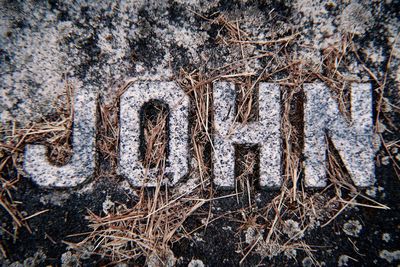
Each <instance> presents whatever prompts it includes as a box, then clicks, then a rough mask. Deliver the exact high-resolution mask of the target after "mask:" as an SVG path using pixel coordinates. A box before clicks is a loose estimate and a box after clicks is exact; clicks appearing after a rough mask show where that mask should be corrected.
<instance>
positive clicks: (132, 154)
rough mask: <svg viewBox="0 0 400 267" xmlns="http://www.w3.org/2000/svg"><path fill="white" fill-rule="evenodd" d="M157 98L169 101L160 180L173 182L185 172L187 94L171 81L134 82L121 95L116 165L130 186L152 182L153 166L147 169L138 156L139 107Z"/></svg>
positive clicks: (154, 175)
mask: <svg viewBox="0 0 400 267" xmlns="http://www.w3.org/2000/svg"><path fill="white" fill-rule="evenodd" d="M152 100H159V101H161V102H163V103H165V104H167V105H168V108H169V114H168V120H169V138H168V143H169V155H167V167H166V168H165V173H164V176H165V177H166V178H170V180H169V182H168V179H166V180H165V181H163V182H164V183H165V182H166V183H168V184H171V185H174V184H175V183H177V182H178V180H179V179H180V178H182V177H183V176H184V175H186V174H187V172H188V140H189V139H188V138H189V133H188V131H189V126H188V125H189V121H188V109H189V98H188V96H187V95H185V93H184V92H183V90H182V89H181V88H179V86H178V85H177V84H176V83H174V82H157V81H141V82H135V83H133V84H132V85H131V86H130V87H129V88H128V89H127V91H126V92H125V93H124V94H123V95H122V96H121V110H120V146H119V159H120V161H119V168H118V171H119V173H120V174H121V175H123V176H124V177H126V178H128V179H129V181H130V183H131V184H132V185H133V186H155V185H156V183H157V179H156V178H157V177H156V173H157V170H156V169H148V170H146V169H145V168H144V167H143V164H142V162H141V160H140V151H139V142H140V109H141V108H142V107H143V105H144V104H145V103H148V102H150V101H152Z"/></svg>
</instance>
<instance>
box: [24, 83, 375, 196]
mask: <svg viewBox="0 0 400 267" xmlns="http://www.w3.org/2000/svg"><path fill="white" fill-rule="evenodd" d="M303 90H304V95H305V101H304V150H303V156H304V162H303V165H304V179H305V184H306V186H308V187H323V186H325V185H326V180H327V178H326V176H327V175H326V166H327V164H326V158H327V155H326V151H327V147H326V146H327V141H326V137H327V136H329V138H330V140H331V141H332V143H333V145H334V147H335V148H336V150H337V151H338V153H339V156H340V157H341V159H342V161H343V163H344V165H345V167H346V169H347V171H348V173H349V174H350V176H351V178H352V180H353V182H354V184H355V185H356V186H361V187H363V186H369V185H371V184H373V183H374V180H375V170H374V168H375V165H374V154H375V152H374V147H373V119H372V91H371V86H370V85H369V84H352V86H351V112H350V113H351V120H350V121H349V120H347V119H346V118H345V117H344V115H343V114H342V113H341V112H340V111H339V108H338V104H337V101H336V100H335V99H334V98H333V97H332V96H331V93H330V91H329V90H328V88H327V87H326V86H325V85H324V84H321V83H313V84H306V85H304V87H303ZM280 95H281V90H280V87H279V86H278V85H275V84H270V83H260V84H259V93H258V108H259V111H258V113H259V116H258V121H256V122H249V123H246V124H242V123H239V122H236V121H235V116H236V115H235V114H234V110H235V104H236V90H235V85H234V84H233V83H230V82H224V81H218V82H215V83H214V84H213V99H214V100H213V101H214V102H213V107H212V109H213V112H214V129H215V131H214V134H213V140H212V142H213V151H212V157H213V170H214V183H215V184H216V185H217V186H219V187H222V188H228V189H229V188H233V187H234V184H235V172H234V170H235V145H237V144H252V145H258V146H259V148H260V149H259V153H260V155H259V165H260V168H259V169H260V171H259V175H260V177H259V183H260V186H261V187H279V186H280V184H281V181H282V138H281V131H280V125H281V107H280V102H281V99H280ZM154 100H157V101H160V102H162V103H163V104H165V105H166V106H167V107H168V110H169V114H168V120H169V121H168V125H169V131H168V143H169V144H168V148H169V149H168V150H169V152H168V153H167V160H166V161H167V164H166V168H165V172H164V175H165V177H168V179H164V182H166V183H168V184H169V185H175V184H176V183H177V182H178V181H179V180H180V179H181V178H182V177H184V176H185V175H187V174H188V172H189V157H190V153H189V121H188V112H189V98H188V96H187V95H186V94H185V93H184V92H183V91H182V90H181V89H180V88H179V86H178V85H177V84H176V83H174V82H162V81H159V82H155V81H142V82H135V83H133V84H132V85H130V86H129V88H128V89H127V90H126V91H125V93H124V94H123V95H122V96H121V99H120V101H121V103H120V143H119V149H118V151H119V164H118V173H119V174H120V175H122V176H124V177H126V179H128V180H129V181H130V183H131V184H132V185H133V186H154V185H155V184H156V181H157V177H156V175H157V170H155V169H152V168H150V169H148V168H145V167H144V166H143V163H142V160H141V158H140V151H139V147H140V138H141V136H140V132H141V129H140V127H141V115H140V111H141V109H142V108H143V106H144V105H146V104H147V103H149V102H151V101H154ZM95 140H96V95H95V94H94V93H92V92H89V91H87V90H81V91H79V92H77V94H76V95H75V99H74V122H73V140H72V146H73V156H72V158H71V159H70V161H69V163H67V164H66V165H64V166H55V165H52V164H51V163H50V162H49V161H48V159H47V156H46V147H45V146H43V145H28V146H27V147H26V150H25V161H24V169H25V171H26V172H27V173H28V174H29V175H30V177H31V178H32V180H33V181H34V182H36V183H37V184H38V185H40V186H45V187H73V186H77V185H80V184H82V183H83V182H85V181H86V180H87V179H89V178H90V177H92V176H93V175H94V172H95V169H96V146H95Z"/></svg>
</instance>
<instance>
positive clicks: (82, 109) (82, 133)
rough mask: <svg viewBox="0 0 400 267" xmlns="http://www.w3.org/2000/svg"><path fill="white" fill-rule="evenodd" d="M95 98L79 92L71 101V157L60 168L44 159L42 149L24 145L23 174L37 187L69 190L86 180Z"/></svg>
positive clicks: (92, 151)
mask: <svg viewBox="0 0 400 267" xmlns="http://www.w3.org/2000/svg"><path fill="white" fill-rule="evenodd" d="M96 100H97V97H96V94H95V93H93V91H92V90H86V89H81V90H78V92H77V93H76V95H75V98H74V116H73V129H72V130H73V132H72V136H73V137H72V147H73V155H72V157H71V159H70V161H69V162H68V163H67V164H66V165H64V166H55V165H53V164H51V163H50V162H49V160H48V158H47V155H46V154H47V153H46V147H45V146H44V145H27V146H26V149H25V160H24V170H25V172H26V173H27V174H28V175H29V176H30V178H31V179H32V180H33V181H34V182H35V183H36V184H38V185H40V186H45V187H72V186H77V185H79V184H82V183H83V182H85V181H86V180H87V179H89V178H90V177H91V176H92V175H93V173H94V171H95V167H96V103H97V101H96Z"/></svg>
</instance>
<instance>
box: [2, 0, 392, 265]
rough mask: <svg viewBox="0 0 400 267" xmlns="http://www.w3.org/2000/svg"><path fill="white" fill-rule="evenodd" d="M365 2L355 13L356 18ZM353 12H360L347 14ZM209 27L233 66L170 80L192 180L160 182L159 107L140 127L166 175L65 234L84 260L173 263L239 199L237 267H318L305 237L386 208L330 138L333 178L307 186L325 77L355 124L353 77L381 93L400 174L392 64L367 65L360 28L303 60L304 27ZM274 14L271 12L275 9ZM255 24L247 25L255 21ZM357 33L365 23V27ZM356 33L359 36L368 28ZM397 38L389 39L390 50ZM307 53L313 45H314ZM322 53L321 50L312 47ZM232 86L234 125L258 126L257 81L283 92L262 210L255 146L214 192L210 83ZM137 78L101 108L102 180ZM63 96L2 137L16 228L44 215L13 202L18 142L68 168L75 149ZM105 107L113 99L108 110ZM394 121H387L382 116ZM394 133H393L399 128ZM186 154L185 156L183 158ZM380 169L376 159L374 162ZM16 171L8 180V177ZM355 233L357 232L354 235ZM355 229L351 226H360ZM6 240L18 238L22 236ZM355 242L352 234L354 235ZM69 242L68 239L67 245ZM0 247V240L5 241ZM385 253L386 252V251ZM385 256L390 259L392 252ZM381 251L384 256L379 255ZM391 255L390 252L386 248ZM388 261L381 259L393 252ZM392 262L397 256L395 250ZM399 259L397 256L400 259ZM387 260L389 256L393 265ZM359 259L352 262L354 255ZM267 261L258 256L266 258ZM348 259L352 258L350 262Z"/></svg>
mask: <svg viewBox="0 0 400 267" xmlns="http://www.w3.org/2000/svg"><path fill="white" fill-rule="evenodd" d="M360 8H361V7H359V6H357V9H356V11H354V12H359V11H357V10H359V9H360ZM348 12H353V11H351V10H350V11H348ZM196 16H201V17H202V18H203V19H204V23H206V24H209V25H211V26H213V27H217V34H216V36H215V40H214V42H215V45H216V47H217V48H218V49H226V51H228V52H229V59H230V60H229V62H224V64H222V65H219V66H213V67H209V66H207V67H203V68H202V69H201V68H199V69H195V70H188V69H181V70H180V71H179V73H176V74H175V77H173V80H175V81H177V82H178V84H179V85H180V86H181V87H182V89H183V90H184V91H185V92H186V93H187V94H188V95H189V96H190V100H191V111H190V112H191V113H190V120H191V124H190V125H191V126H190V135H191V138H190V142H191V148H192V150H191V151H190V152H191V153H190V154H191V155H192V159H191V171H190V174H189V176H188V178H187V179H185V180H184V181H182V182H181V183H180V184H179V185H177V186H176V187H175V188H169V187H167V186H162V185H161V180H162V179H164V178H163V170H164V167H165V164H166V153H167V150H168V149H167V140H168V138H167V123H166V122H167V118H168V111H167V110H165V109H163V108H162V107H161V108H160V107H159V108H158V109H157V108H156V109H153V110H152V111H151V112H150V113H151V114H150V115H149V116H148V117H147V118H146V123H145V125H144V136H143V137H144V142H145V144H144V145H143V148H144V149H143V157H142V158H143V165H144V166H145V167H147V168H150V167H151V168H157V169H159V178H158V179H159V180H158V184H157V186H156V187H155V188H153V189H146V188H141V189H137V190H135V194H136V196H135V197H134V203H133V204H132V205H130V206H127V205H125V204H116V205H114V206H112V207H110V208H109V209H107V211H108V212H107V214H104V215H103V214H95V213H94V212H92V211H89V212H88V215H87V220H88V224H89V227H90V229H91V231H90V233H86V234H81V233H71V235H70V236H69V237H82V240H81V241H80V242H75V243H73V242H69V241H65V243H67V244H68V245H69V247H70V248H72V249H73V250H74V251H75V252H77V253H81V254H80V255H83V254H87V253H88V252H89V253H90V254H93V255H99V256H101V257H105V258H106V259H107V260H108V261H109V263H113V264H117V263H131V262H134V261H136V260H143V258H145V261H146V263H147V264H148V265H149V266H160V265H165V266H173V265H174V264H175V263H176V259H175V258H174V255H173V253H172V250H171V249H172V246H173V244H174V243H176V242H179V241H181V240H182V239H184V238H191V237H192V236H193V234H194V233H195V232H197V231H200V230H201V229H205V228H206V227H207V226H208V225H209V224H211V223H213V222H215V221H216V220H218V219H220V218H222V216H213V214H211V212H212V209H211V208H210V207H211V206H212V205H213V203H214V202H215V201H217V200H219V199H221V198H235V199H236V201H237V203H239V204H243V205H242V207H241V208H240V209H237V210H232V211H230V215H231V217H226V216H224V218H232V220H233V221H235V222H237V221H239V222H240V227H239V228H238V229H239V231H238V233H237V236H238V237H239V240H240V241H239V242H238V244H237V247H238V250H237V252H238V253H240V254H241V260H240V263H241V264H245V263H246V260H248V258H249V256H250V255H252V254H258V255H260V256H261V258H273V257H276V256H279V255H282V254H284V255H287V256H288V257H294V258H295V257H296V251H303V252H305V253H306V254H307V258H306V259H304V260H303V264H304V261H306V262H308V263H309V264H315V265H320V263H319V262H318V260H317V258H316V257H315V256H314V253H315V252H316V251H318V249H319V248H318V247H317V246H316V244H307V243H306V242H305V241H303V237H304V236H306V235H308V234H310V233H315V232H318V231H319V230H320V229H321V228H324V227H326V226H327V225H330V224H331V223H333V222H334V221H335V219H336V218H338V216H340V215H341V214H342V213H343V212H344V211H345V210H346V209H349V208H351V207H355V206H358V207H368V208H376V209H388V207H387V206H386V205H384V204H381V203H378V202H377V201H375V200H374V199H373V198H371V197H369V196H367V195H365V194H364V192H363V191H362V190H361V189H357V188H356V187H354V185H353V184H352V182H351V180H350V178H349V176H348V174H347V172H346V170H345V169H344V168H343V167H342V166H343V164H342V163H341V161H340V158H338V155H337V153H336V151H335V149H334V147H333V146H332V144H331V143H329V140H327V142H328V147H329V153H328V168H327V169H328V178H329V181H330V183H329V185H328V186H327V187H326V188H324V189H323V190H320V191H319V192H314V191H312V190H306V189H305V188H304V185H303V181H302V165H301V161H302V160H301V153H302V146H303V139H302V138H303V137H302V135H303V133H302V131H303V124H302V123H303V122H302V121H303V118H302V113H301V109H302V105H303V101H304V96H303V93H302V85H303V84H304V83H308V82H313V81H316V80H321V81H323V82H325V83H326V84H327V85H328V86H329V88H330V89H331V91H332V94H333V95H334V96H335V97H336V99H337V101H338V104H339V107H340V110H341V111H342V112H343V113H344V114H346V116H348V117H350V114H349V108H350V101H349V89H348V87H349V84H350V83H352V82H361V81H363V82H365V80H364V76H365V75H368V76H369V79H367V81H373V82H374V88H375V91H376V94H377V96H378V97H377V103H376V109H377V110H376V113H377V115H376V129H377V134H378V135H379V137H380V141H381V143H382V147H383V150H384V151H386V153H387V154H388V155H389V158H390V160H391V161H392V162H393V165H394V168H395V170H396V172H397V173H398V172H399V171H400V168H399V165H398V160H397V161H396V159H395V157H394V156H393V155H392V153H393V152H392V151H393V149H394V148H398V147H399V143H398V141H397V140H392V141H390V142H386V141H385V139H384V138H383V136H382V131H381V130H382V128H383V126H382V125H383V124H381V117H383V116H384V115H382V112H381V110H382V108H383V107H384V103H385V102H384V97H383V94H384V90H385V87H386V85H387V79H388V78H387V75H388V74H387V73H388V71H390V69H389V66H390V60H391V54H390V57H389V60H388V62H387V67H386V70H385V73H384V75H383V76H382V77H379V75H376V74H374V71H372V70H370V69H368V67H367V65H366V64H365V62H363V60H362V56H360V54H359V51H360V48H359V47H357V45H356V43H354V42H353V39H354V34H355V33H346V32H343V33H342V38H341V39H340V41H339V42H338V43H336V44H335V45H329V46H327V47H326V48H324V49H323V50H322V51H321V52H322V53H321V54H322V58H321V59H320V60H318V61H316V60H315V59H314V58H304V57H303V56H299V52H298V51H299V47H301V46H302V45H304V44H303V43H302V42H303V41H302V39H301V37H302V34H303V33H302V32H300V31H297V29H296V27H292V28H290V29H285V30H283V31H282V32H276V33H275V32H274V33H273V34H272V35H271V36H270V37H271V38H265V36H264V37H263V36H261V37H260V36H254V35H253V33H251V32H247V31H246V30H245V28H246V29H247V28H248V27H249V25H247V26H246V27H245V26H242V25H241V24H242V23H243V21H241V20H237V19H231V18H230V17H229V15H225V14H223V13H218V14H214V15H212V16H210V17H205V16H203V15H200V14H197V13H196ZM271 16H273V12H271ZM244 23H249V22H244ZM250 26H251V25H250ZM360 27H361V26H360ZM360 27H359V26H357V28H355V30H356V31H362V30H364V29H361V28H360ZM395 42H397V39H395V40H394V43H395ZM310 49H311V50H312V49H313V48H310ZM314 52H315V51H314ZM355 60H356V61H357V62H359V64H360V65H361V66H362V73H358V75H350V73H351V70H350V68H351V62H353V61H355ZM220 79H224V80H229V81H232V82H234V83H235V84H236V85H237V93H238V97H237V101H236V102H237V103H236V104H237V111H236V113H237V115H236V117H235V121H236V122H239V123H243V124H246V123H248V122H251V121H256V120H257V108H258V107H257V101H256V99H257V86H258V83H259V82H271V83H277V84H279V85H281V88H282V92H281V98H282V100H281V101H282V111H281V113H282V127H281V131H282V139H283V159H284V163H283V177H284V180H283V183H282V186H281V188H280V190H279V192H278V193H276V196H275V197H273V198H272V200H271V201H270V202H269V203H268V204H267V205H266V206H263V207H260V206H259V205H258V203H257V200H256V199H257V198H256V196H255V194H256V191H257V188H256V182H255V181H253V180H252V179H253V177H255V176H256V175H257V168H258V164H257V155H256V154H257V153H254V151H252V149H246V148H242V149H239V153H238V154H239V155H238V158H239V159H238V162H237V163H236V164H237V166H238V167H237V170H238V173H237V177H236V188H235V192H234V193H231V192H230V193H229V194H224V193H221V192H218V191H217V190H216V189H215V188H213V186H212V183H211V180H212V175H211V170H212V163H211V155H212V154H213V142H212V140H213V118H212V113H213V111H212V102H213V101H212V82H214V81H216V80H220ZM133 81H134V80H130V81H127V82H126V83H125V84H124V85H123V86H121V88H120V89H119V90H118V91H117V92H116V93H115V96H114V101H104V102H101V103H100V104H99V117H100V123H99V133H98V142H97V146H98V151H99V154H100V160H99V163H100V166H99V171H98V173H97V177H96V180H97V181H98V180H99V179H103V178H106V177H108V178H115V179H117V178H116V171H115V170H116V166H117V155H118V151H117V147H118V142H119V136H118V134H119V133H118V131H119V130H118V126H119V125H118V109H119V104H118V99H119V97H120V96H121V95H122V94H123V92H124V90H125V89H126V88H127V87H128V85H129V84H130V83H131V82H133ZM66 89H67V90H66V92H67V93H66V95H65V96H63V97H62V99H61V100H62V102H63V103H65V105H62V107H63V108H62V109H60V110H59V111H58V112H57V114H58V116H57V117H55V118H51V120H49V121H44V122H43V123H40V124H33V125H32V127H30V128H29V129H18V127H17V125H15V126H13V127H12V130H11V131H8V130H6V129H4V130H2V140H3V141H4V142H3V141H2V143H1V152H2V158H1V165H0V169H1V177H0V179H1V185H2V187H1V191H0V204H1V205H2V206H3V207H4V208H5V210H6V211H7V212H8V214H9V215H10V216H11V217H12V218H13V221H14V224H15V226H16V227H15V229H18V228H19V227H26V228H28V229H29V226H28V223H27V222H28V220H29V218H32V217H33V216H39V215H40V214H41V213H42V212H46V211H38V212H37V213H34V214H32V215H26V216H24V215H23V214H22V212H21V211H19V209H18V206H22V208H23V205H18V202H16V201H14V200H13V198H12V191H13V190H17V188H16V186H17V183H18V181H19V178H20V176H21V175H22V172H21V167H20V162H21V153H22V151H23V146H24V144H26V143H32V142H45V143H46V144H48V145H49V146H51V147H52V150H51V151H50V153H49V156H50V158H51V160H52V161H53V162H55V163H58V164H62V163H64V162H66V161H67V160H68V157H69V155H70V153H71V149H70V146H69V139H70V135H71V132H70V130H69V129H71V124H72V117H73V114H72V112H71V110H73V109H72V107H71V105H72V104H73V103H71V102H70V99H71V95H72V94H73V92H72V87H71V85H70V84H68V83H67V84H66ZM106 102H107V103H106ZM383 119H384V120H385V122H387V123H386V124H387V125H389V126H388V127H391V126H390V125H394V123H393V124H390V118H389V117H385V118H383ZM394 129H396V128H394ZM185 156H186V155H185ZM377 160H378V164H379V157H378V159H377ZM11 173H12V174H11ZM193 215H196V216H201V217H202V219H204V220H203V222H204V223H203V224H202V225H200V226H196V227H193V225H188V224H187V223H186V222H187V219H188V218H189V217H190V216H193ZM348 223H349V225H347V224H346V225H344V226H343V231H344V232H345V233H348V232H350V231H351V233H353V232H354V231H355V232H357V234H358V232H360V231H361V230H359V226H360V225H359V223H358V224H357V223H354V222H353V221H352V222H350V221H349V222H348ZM354 227H355V229H353V228H354ZM352 229H353V230H354V231H353V230H352ZM3 231H5V232H6V233H8V234H10V235H13V236H14V237H15V238H16V237H17V232H15V233H12V232H10V231H8V230H5V229H3ZM350 235H352V234H350ZM69 237H66V240H68V238H69ZM0 242H1V241H0ZM4 246H5V245H4V244H2V243H0V251H1V252H2V253H3V254H4V255H5V256H6V254H5V250H4ZM385 253H386V252H385ZM385 253H383V254H385ZM383 254H382V255H383ZM386 254H388V253H386ZM386 254H385V255H386ZM390 255H392V254H390ZM395 256H396V257H397V254H396V255H395ZM395 256H391V259H392V258H393V259H394V258H396V257H395ZM351 259H352V258H351ZM261 261H262V259H261V260H260V262H261ZM341 261H345V259H344V258H342V259H341Z"/></svg>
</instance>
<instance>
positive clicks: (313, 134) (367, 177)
mask: <svg viewBox="0 0 400 267" xmlns="http://www.w3.org/2000/svg"><path fill="white" fill-rule="evenodd" d="M304 92H305V95H306V102H305V105H304V122H305V123H304V138H305V140H304V141H305V142H304V156H305V162H304V164H305V183H306V186H309V187H323V186H325V185H326V166H327V163H326V158H327V155H326V147H327V139H326V135H328V136H329V137H330V138H331V140H332V142H333V144H334V146H335V148H336V149H337V151H338V152H339V155H340V157H341V159H342V160H343V163H344V165H345V167H346V168H347V171H348V172H349V174H350V176H351V178H352V180H353V182H354V184H355V185H356V186H369V185H371V184H373V183H374V180H375V165H374V154H375V153H374V147H373V134H374V132H373V120H372V91H371V85H370V84H352V87H351V122H349V121H347V120H346V118H345V117H344V116H343V114H341V112H340V111H339V108H338V103H337V101H335V100H334V99H333V98H332V96H331V93H330V91H329V89H328V88H327V86H326V85H324V84H321V83H314V84H305V85H304Z"/></svg>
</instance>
